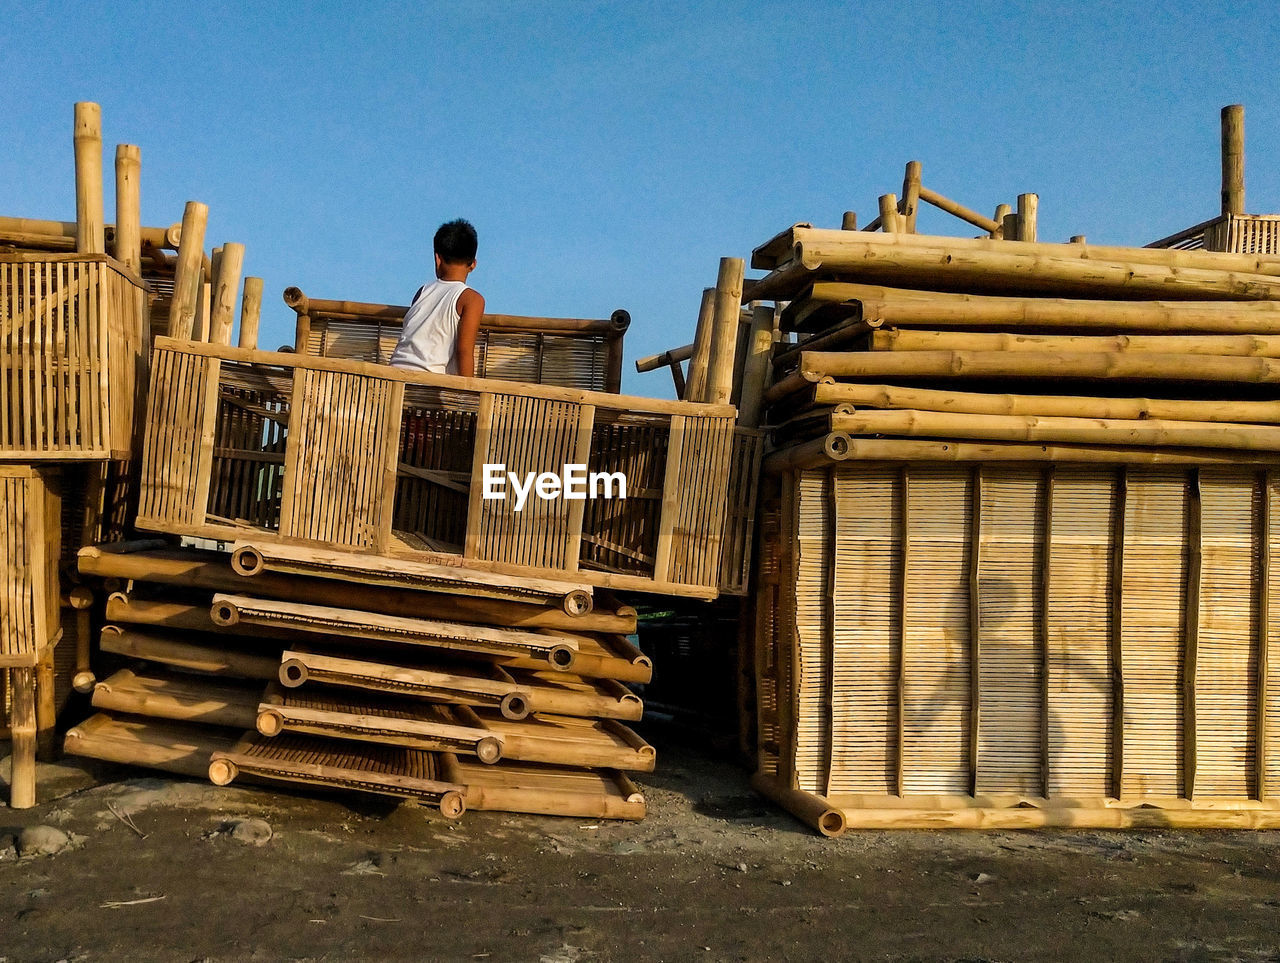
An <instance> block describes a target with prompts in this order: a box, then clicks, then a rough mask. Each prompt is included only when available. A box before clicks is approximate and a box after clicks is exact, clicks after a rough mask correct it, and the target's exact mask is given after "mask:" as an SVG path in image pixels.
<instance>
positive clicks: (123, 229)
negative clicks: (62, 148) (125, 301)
mask: <svg viewBox="0 0 1280 963" xmlns="http://www.w3.org/2000/svg"><path fill="white" fill-rule="evenodd" d="M141 170H142V149H141V148H139V147H137V146H135V145H133V144H119V145H117V146H116V224H117V227H116V231H115V240H114V245H113V247H112V251H114V252H115V257H116V260H117V261H121V262H123V263H124V264H125V265H126V266H127V267H128V268H129V270H131V271H133V273H135V274H138V273H140V272H141V271H142V206H141V195H140V187H139V181H138V178H139V176H140V175H141Z"/></svg>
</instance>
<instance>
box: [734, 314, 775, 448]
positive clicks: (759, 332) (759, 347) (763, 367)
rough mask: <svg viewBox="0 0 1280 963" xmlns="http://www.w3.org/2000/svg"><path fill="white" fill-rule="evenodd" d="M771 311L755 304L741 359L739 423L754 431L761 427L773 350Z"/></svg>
mask: <svg viewBox="0 0 1280 963" xmlns="http://www.w3.org/2000/svg"><path fill="white" fill-rule="evenodd" d="M773 313H774V312H773V308H772V307H770V306H769V305H767V304H757V305H755V307H754V308H752V311H751V331H750V334H749V335H748V341H747V352H746V357H745V358H744V359H743V371H742V396H741V397H740V399H739V401H738V424H739V425H742V426H743V427H746V428H755V427H757V426H758V425H759V424H760V411H761V408H762V407H763V403H764V392H765V388H766V387H767V385H768V380H769V375H770V374H771V366H770V364H769V355H770V353H771V352H772V351H773Z"/></svg>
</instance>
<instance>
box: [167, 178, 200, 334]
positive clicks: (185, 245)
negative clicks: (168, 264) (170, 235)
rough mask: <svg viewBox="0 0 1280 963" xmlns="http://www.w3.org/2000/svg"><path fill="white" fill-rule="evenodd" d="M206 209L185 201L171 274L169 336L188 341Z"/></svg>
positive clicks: (192, 327) (196, 300) (196, 296)
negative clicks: (175, 263) (179, 242)
mask: <svg viewBox="0 0 1280 963" xmlns="http://www.w3.org/2000/svg"><path fill="white" fill-rule="evenodd" d="M208 219H209V208H208V207H207V206H205V205H204V204H201V203H200V202H199V201H187V206H186V209H185V210H184V211H183V214H182V244H181V245H180V246H179V247H178V263H177V266H176V267H175V269H174V275H173V301H172V302H171V303H170V305H169V337H171V338H174V339H177V340H179V341H186V340H190V339H191V337H192V335H193V334H194V333H195V326H196V313H197V310H198V306H199V301H200V288H201V285H202V284H203V281H204V278H203V277H202V270H201V269H202V262H203V260H204V229H205V224H206V222H207V221H208Z"/></svg>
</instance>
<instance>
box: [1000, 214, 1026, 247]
mask: <svg viewBox="0 0 1280 963" xmlns="http://www.w3.org/2000/svg"><path fill="white" fill-rule="evenodd" d="M1021 226H1022V225H1021V224H1020V223H1019V221H1018V215H1017V214H1006V215H1005V216H1004V219H1003V220H1002V221H1001V222H1000V237H1001V239H1002V240H1005V241H1021V240H1022V232H1021Z"/></svg>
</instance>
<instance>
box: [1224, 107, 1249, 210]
mask: <svg viewBox="0 0 1280 963" xmlns="http://www.w3.org/2000/svg"><path fill="white" fill-rule="evenodd" d="M1222 213H1223V214H1243V213H1244V105H1243V104H1230V105H1228V106H1226V107H1223V108H1222Z"/></svg>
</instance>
